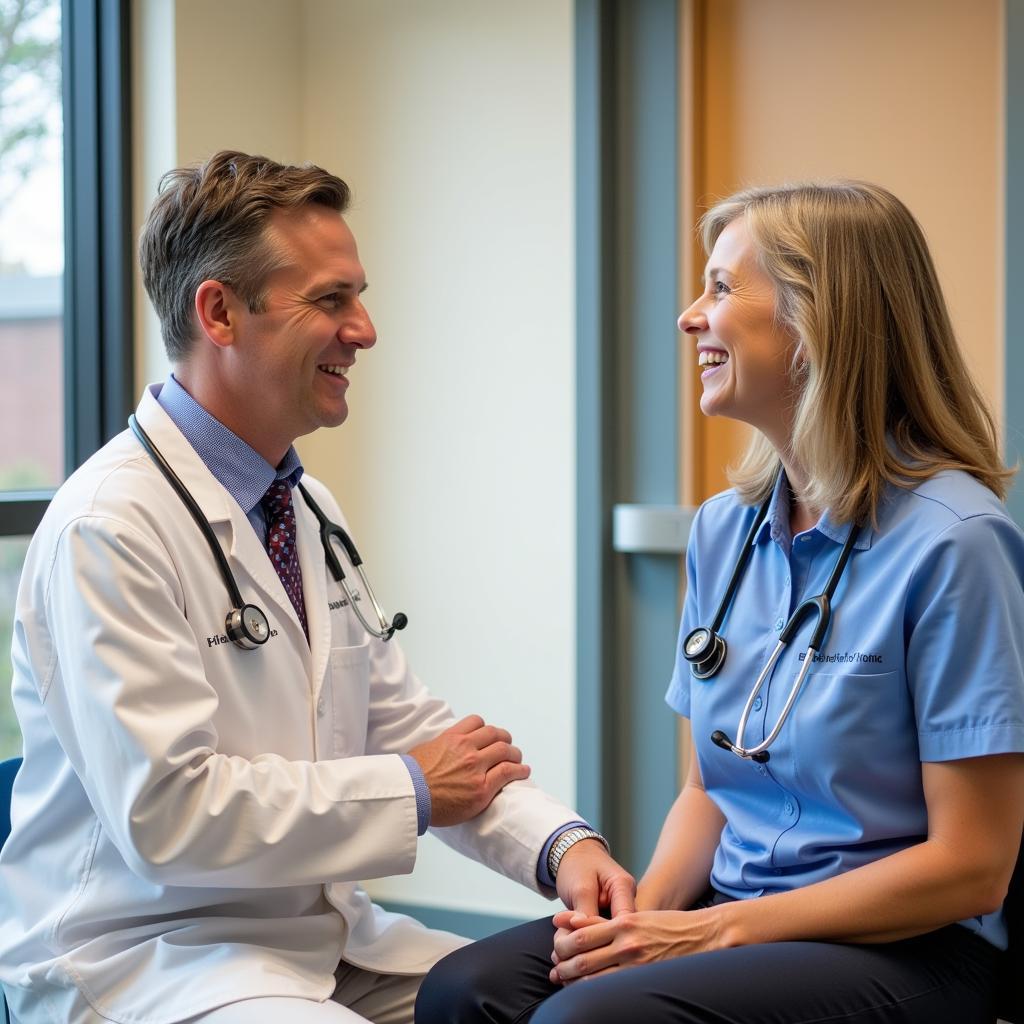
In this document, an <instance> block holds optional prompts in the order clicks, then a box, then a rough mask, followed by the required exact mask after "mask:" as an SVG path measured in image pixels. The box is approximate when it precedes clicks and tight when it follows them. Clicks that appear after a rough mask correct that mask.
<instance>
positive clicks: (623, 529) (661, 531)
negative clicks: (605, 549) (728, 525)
mask: <svg viewBox="0 0 1024 1024" xmlns="http://www.w3.org/2000/svg"><path fill="white" fill-rule="evenodd" d="M695 511H696V509H693V508H690V507H689V506H686V505H613V506H612V548H613V549H614V550H615V551H621V552H624V553H626V554H652V555H654V554H661V555H681V554H683V553H684V552H685V551H686V542H687V540H688V539H689V537H690V525H691V524H692V522H693V515H694V512H695Z"/></svg>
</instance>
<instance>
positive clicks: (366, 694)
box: [0, 388, 577, 1024]
mask: <svg viewBox="0 0 1024 1024" xmlns="http://www.w3.org/2000/svg"><path fill="white" fill-rule="evenodd" d="M157 391H158V388H156V389H150V390H148V391H147V392H146V394H144V396H143V399H142V402H141V404H140V406H139V409H138V412H137V416H138V419H139V422H140V423H141V424H142V426H143V427H144V429H145V430H146V431H147V432H148V433H149V434H150V436H151V437H152V438H153V439H154V441H155V442H156V444H157V446H158V447H159V448H160V449H161V451H162V452H163V453H164V455H165V456H166V458H167V459H168V461H169V462H170V463H171V465H172V466H173V467H174V468H175V470H176V471H177V473H178V475H179V476H180V477H181V478H182V479H183V481H184V482H185V485H186V486H187V487H188V488H189V490H190V491H191V493H192V494H193V496H194V497H195V499H196V501H197V502H198V504H199V506H200V508H201V509H202V511H203V514H204V515H205V516H206V518H207V519H208V520H209V521H210V523H211V524H212V526H213V529H214V531H215V533H216V535H217V538H218V540H219V541H220V543H221V545H222V547H223V549H224V551H225V552H226V553H227V556H228V560H229V563H230V565H231V568H232V571H233V572H234V574H235V577H236V579H237V580H238V585H239V588H240V590H241V592H242V595H243V598H244V599H245V600H247V601H251V602H253V603H255V604H257V605H259V606H260V607H262V608H263V610H264V611H265V612H266V613H267V616H268V618H269V620H270V624H271V628H272V629H273V630H274V631H276V632H275V634H274V635H272V637H271V639H270V640H269V641H268V642H267V643H266V644H265V645H264V647H262V648H261V649H259V650H256V651H243V650H240V649H238V648H237V647H235V646H234V645H233V644H232V643H230V642H226V641H224V640H222V639H221V638H222V637H223V634H224V619H225V615H226V613H227V611H228V599H227V596H226V591H225V587H224V584H223V582H222V580H221V577H220V575H219V574H218V572H217V568H216V565H215V563H214V560H213V557H212V555H211V553H210V550H209V548H208V546H207V544H206V542H205V541H204V540H203V538H202V535H201V534H200V532H199V530H198V528H197V526H196V525H195V523H194V522H193V520H192V519H191V517H190V516H189V514H188V512H187V510H186V509H185V507H184V505H183V504H182V502H181V501H180V500H179V499H178V497H177V496H176V495H175V494H174V493H173V491H172V490H171V488H170V487H169V485H168V484H167V483H166V482H165V481H164V479H163V477H162V476H161V475H160V473H159V471H158V469H157V468H156V467H155V466H154V465H153V463H152V462H151V460H150V459H149V457H148V456H147V455H146V454H145V453H144V452H143V450H142V448H141V447H140V446H139V444H138V442H137V441H136V440H135V438H134V436H133V435H132V434H131V433H130V432H128V431H125V432H124V433H123V434H121V435H120V436H118V437H117V438H115V439H114V440H113V441H111V442H110V443H109V444H108V445H107V446H106V447H105V448H103V449H102V450H101V451H100V452H98V453H97V454H96V455H95V456H93V458H91V459H90V460H89V461H88V462H87V463H86V464H85V465H84V466H83V467H82V468H81V469H80V470H78V472H76V473H75V474H74V475H73V476H72V477H71V478H70V479H69V481H68V482H67V483H66V484H65V485H64V487H63V488H61V490H60V491H59V493H58V494H57V496H56V498H55V499H54V501H53V502H52V504H51V506H50V509H49V510H48V512H47V514H46V516H45V517H44V519H43V522H42V524H41V525H40V527H39V530H38V531H37V533H36V536H35V538H34V540H33V542H32V546H31V548H30V551H29V555H28V558H27V561H26V564H25V570H24V576H23V580H22V585H21V590H20V593H19V596H18V608H17V621H16V626H15V639H14V651H13V657H14V702H15V708H16V711H17V714H18V717H19V719H20V722H21V726H22V731H23V733H24V737H25V755H26V761H25V765H24V768H23V770H22V771H21V773H20V774H19V775H18V779H17V783H16V786H15V791H14V803H13V833H12V835H11V838H10V840H9V841H8V843H7V844H6V845H5V846H4V848H3V851H2V854H0V965H2V966H0V982H2V983H3V984H4V986H5V987H6V988H8V989H9V990H10V999H11V1004H12V1008H13V1010H14V1013H15V1015H16V1016H17V1017H18V1019H19V1020H21V1021H23V1022H25V1024H28V1022H29V1021H32V1020H36V1019H43V1020H61V1021H73V1020H76V1019H91V1018H90V1014H91V1013H92V1012H93V1011H95V1012H97V1013H99V1014H101V1015H102V1016H104V1017H106V1018H109V1019H110V1020H114V1021H120V1022H123V1024H137V1022H143V1021H145V1022H149V1024H161V1022H168V1024H169V1022H172V1021H179V1020H181V1019H183V1018H186V1017H190V1016H193V1015H195V1014H198V1013H201V1012H203V1011H205V1010H208V1009H210V1008H212V1007H215V1006H218V1005H222V1004H224V1003H228V1002H232V1001H235V1000H237V999H240V998H243V997H254V996H262V995H277V996H303V997H307V998H315V999H324V998H326V997H328V996H329V995H330V993H331V991H332V989H333V971H334V968H335V966H336V964H337V963H338V960H339V959H340V958H342V957H343V958H344V959H345V960H347V961H349V962H351V963H353V964H355V965H357V966H359V967H364V968H367V969H369V970H374V971H380V972H390V973H405V974H416V973H421V972H425V971H426V970H428V969H429V968H430V966H431V965H432V964H433V963H434V962H435V961H436V960H437V959H439V958H440V957H441V956H442V955H444V954H445V953H446V952H448V951H450V950H451V949H453V948H455V947H457V946H458V945H460V944H461V943H462V942H463V941H464V940H461V939H459V938H457V937H456V936H453V935H450V934H448V933H446V932H437V931H431V930H428V929H426V928H424V927H423V926H421V925H420V924H418V923H417V922H415V921H413V920H411V919H409V918H406V917H403V916H400V915H395V914H389V913H385V912H384V911H382V910H381V909H380V908H379V907H376V906H374V905H373V904H372V903H371V902H370V899H369V897H368V896H367V895H366V893H365V892H364V890H363V889H362V888H361V887H360V886H359V884H358V880H359V879H366V878H375V877H381V876H386V875H394V874H401V873H405V872H409V871H411V870H412V867H413V864H414V862H415V859H416V844H417V834H416V800H415V795H414V792H413V786H412V782H411V779H410V776H409V772H408V770H407V768H406V767H405V765H404V764H403V762H402V761H401V759H400V758H399V757H398V754H399V753H404V752H407V751H408V750H409V749H410V748H411V747H413V746H415V745H416V744H418V743H420V742H422V741H424V740H426V739H429V738H431V737H433V736H435V735H437V734H438V733H439V732H441V731H442V730H443V729H444V728H446V727H447V726H448V725H449V724H450V723H451V721H452V714H451V712H450V710H449V708H448V706H447V705H446V704H445V703H443V702H442V701H440V700H438V699H437V698H435V697H432V696H431V695H430V694H429V693H428V692H427V691H426V689H425V688H424V687H423V686H422V684H421V683H420V682H419V680H418V679H417V678H416V677H415V676H414V675H413V674H412V673H411V672H410V671H409V668H408V666H407V664H406V661H405V658H404V656H403V654H402V651H401V649H400V648H399V646H398V644H397V643H396V642H395V641H391V642H390V643H387V644H383V643H381V642H379V641H376V640H370V639H369V638H368V637H367V635H366V634H365V632H364V631H363V630H362V628H361V627H360V626H359V625H358V623H357V621H356V619H355V616H354V615H352V613H351V611H350V610H349V609H348V607H347V606H344V605H342V604H341V603H340V602H341V601H342V599H343V595H342V594H341V592H340V588H338V586H337V584H335V583H334V582H333V580H332V581H331V582H330V583H328V577H327V572H326V568H325V563H324V559H323V554H322V548H321V545H320V541H319V536H318V533H317V526H316V520H315V519H314V517H313V515H312V513H311V512H310V511H309V510H308V508H306V507H305V506H304V504H303V502H302V499H301V497H300V496H299V495H298V493H297V492H296V508H297V520H298V547H299V559H300V563H301V567H302V578H303V587H304V593H305V603H306V613H307V617H308V623H309V636H310V642H309V645H307V643H306V639H305V637H304V636H303V633H302V628H301V626H300V625H299V622H298V619H297V617H296V615H295V612H294V610H293V608H292V605H291V603H290V602H289V600H288V598H287V596H286V595H285V592H284V588H283V587H282V585H281V583H280V581H279V579H278V577H277V575H276V573H275V571H274V569H273V566H272V565H271V563H270V560H269V559H268V557H267V555H266V552H265V550H264V549H263V547H262V546H261V544H260V542H259V539H258V537H257V536H256V534H255V532H254V530H253V528H252V526H251V524H250V523H249V522H248V520H247V519H246V517H245V515H244V514H243V512H242V510H241V509H240V508H239V507H238V505H237V503H236V502H235V501H234V500H233V499H232V498H231V497H230V496H229V495H228V493H227V492H226V491H225V490H224V488H223V487H222V486H221V485H220V484H219V483H218V482H217V481H216V480H215V478H214V477H213V476H212V474H211V473H210V472H209V470H208V469H207V468H206V467H205V465H204V464H203V463H202V461H201V460H200V458H199V457H198V456H197V455H196V453H195V451H194V450H193V449H192V447H191V446H190V445H189V444H188V442H187V441H186V440H185V438H184V437H183V436H182V435H181V433H180V432H179V431H178V430H177V428H176V427H175V426H174V424H173V423H172V422H171V420H170V419H169V417H168V416H167V415H166V413H165V412H164V411H163V409H162V408H161V407H160V406H159V404H158V403H157V401H156V399H155V397H154V395H155V394H156V393H157ZM305 483H306V485H307V487H308V488H309V490H310V492H311V493H312V494H313V496H314V498H315V499H316V500H317V502H319V503H320V504H321V506H322V507H323V509H324V510H325V512H326V513H327V514H328V515H329V516H331V517H332V518H335V517H336V518H337V520H338V521H341V513H340V511H339V510H338V507H337V505H336V504H335V503H334V501H333V499H332V498H331V496H330V494H329V493H328V492H327V491H326V489H325V488H324V487H323V486H322V485H321V484H318V483H317V482H316V481H314V480H311V479H309V478H307V479H306V481H305ZM576 817H577V815H576V814H575V812H573V811H572V810H571V809H569V808H567V807H565V806H563V805H562V804H560V803H559V802H557V801H555V800H553V799H552V798H550V797H548V796H546V795H545V794H543V793H542V792H541V791H540V790H538V789H536V788H535V787H533V786H530V785H528V784H524V783H515V784H513V785H512V786H509V787H508V788H506V790H505V791H504V792H503V793H502V794H501V795H499V797H498V798H497V799H496V800H495V801H494V802H493V803H492V805H491V806H490V808H488V810H487V811H486V812H484V813H483V814H482V815H480V816H479V817H478V818H476V819H475V820H474V821H472V822H470V823H467V824H466V825H462V826H459V827H457V828H449V829H440V830H438V834H439V835H440V836H441V838H442V839H444V840H445V841H446V842H448V843H449V844H450V845H452V846H454V847H455V848H457V849H459V850H462V851H464V852H465V853H467V854H468V855H469V856H472V857H474V858H475V859H477V860H480V861H482V862H483V863H485V864H487V865H489V866H491V867H493V868H495V869H496V870H498V871H500V872H501V873H503V874H505V875H507V876H509V877H511V878H514V879H517V880H518V881H520V882H522V883H523V884H524V885H526V886H529V887H530V888H532V889H537V880H536V865H537V858H538V856H539V853H540V851H541V848H542V846H543V843H544V842H545V840H546V839H547V837H548V836H549V835H550V834H551V832H552V831H553V830H554V829H556V828H558V827H559V826H560V825H562V824H564V823H565V822H567V821H569V820H571V819H573V818H576ZM44 1005H45V1006H46V1011H45V1013H44V1012H43V1009H42V1008H43V1006H44ZM90 1007H91V1010H90Z"/></svg>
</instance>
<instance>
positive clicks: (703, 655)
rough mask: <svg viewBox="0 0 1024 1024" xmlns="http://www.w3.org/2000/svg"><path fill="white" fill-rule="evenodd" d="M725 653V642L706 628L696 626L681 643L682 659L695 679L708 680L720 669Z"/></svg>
mask: <svg viewBox="0 0 1024 1024" xmlns="http://www.w3.org/2000/svg"><path fill="white" fill-rule="evenodd" d="M725 653H726V648H725V641H724V640H723V639H722V637H721V636H720V635H719V634H718V633H716V632H715V631H714V630H713V629H709V628H708V627H707V626H698V627H697V628H696V629H694V630H692V631H691V632H690V634H689V635H688V636H687V637H686V639H685V640H684V641H683V657H684V658H685V659H686V660H687V661H688V662H689V664H690V672H692V673H693V675H694V676H695V677H696V678H697V679H710V678H711V677H712V676H713V675H714V674H715V673H716V672H717V671H718V670H719V669H720V668H721V667H722V663H723V662H724V661H725Z"/></svg>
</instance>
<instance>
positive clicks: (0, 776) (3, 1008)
mask: <svg viewBox="0 0 1024 1024" xmlns="http://www.w3.org/2000/svg"><path fill="white" fill-rule="evenodd" d="M20 767H21V758H20V757H12V758H11V759H10V760H9V761H0V846H3V845H4V843H6V842H7V837H8V836H9V835H10V834H11V792H12V791H13V789H14V776H15V775H17V774H18V769H19V768H20ZM0 1016H2V1018H3V1020H4V1021H5V1024H9V1022H10V1017H9V1016H8V1013H7V1000H6V999H5V998H4V990H3V988H2V987H0Z"/></svg>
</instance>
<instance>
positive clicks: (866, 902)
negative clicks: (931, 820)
mask: <svg viewBox="0 0 1024 1024" xmlns="http://www.w3.org/2000/svg"><path fill="white" fill-rule="evenodd" d="M997 907H998V903H997V902H996V901H995V900H994V899H993V893H992V887H991V883H990V881H989V879H988V878H987V877H986V876H984V875H983V874H981V873H978V874H977V875H976V876H975V877H972V876H971V873H970V872H969V871H968V872H965V870H964V866H963V864H962V863H961V862H960V861H959V858H958V856H957V855H956V853H955V852H954V851H952V850H950V849H949V848H946V847H944V846H942V845H941V844H938V843H934V842H932V841H926V842H923V843H921V844H919V845H917V846H913V847H910V848H909V849H907V850H902V851H900V852H899V853H895V854H892V855H891V856H888V857H884V858H882V859H881V860H878V861H875V862H874V863H872V864H867V865H865V866H863V867H860V868H856V869H854V870H853V871H848V872H846V873H845V874H842V875H837V876H836V877H834V878H830V879H828V880H827V881H824V882H818V883H816V884H814V885H808V886H804V887H802V888H800V889H795V890H793V891H792V892H787V893H778V894H775V895H770V896H762V897H760V898H758V899H751V900H738V901H736V902H735V903H728V904H724V905H722V906H720V907H716V908H715V909H714V912H715V913H716V914H719V915H721V926H722V931H721V935H722V940H723V941H722V944H723V945H726V946H735V945H748V944H750V943H758V942H785V941H790V940H798V939H818V940H831V941H835V942H892V941H895V940H897V939H904V938H909V937H911V936H914V935H921V934H923V933H925V932H928V931H932V930H934V929H935V928H940V927H942V926H943V925H946V924H949V923H951V922H953V921H959V920H962V919H964V918H967V917H974V916H975V915H978V914H982V913H987V912H990V911H992V910H995V909H996V908H997Z"/></svg>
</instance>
